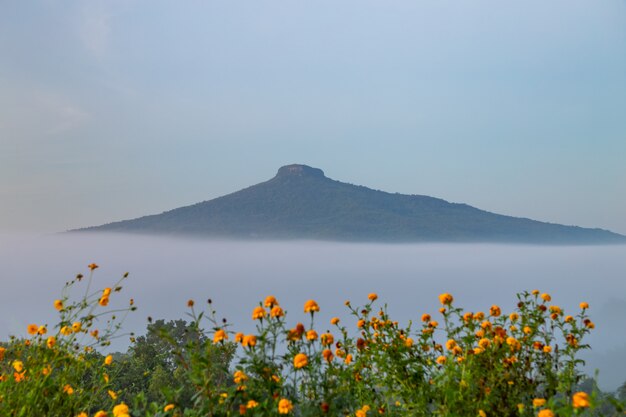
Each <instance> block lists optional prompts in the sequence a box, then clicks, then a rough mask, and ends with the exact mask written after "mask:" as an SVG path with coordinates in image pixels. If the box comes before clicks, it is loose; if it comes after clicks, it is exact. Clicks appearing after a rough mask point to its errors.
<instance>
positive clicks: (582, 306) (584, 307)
mask: <svg viewBox="0 0 626 417" xmlns="http://www.w3.org/2000/svg"><path fill="white" fill-rule="evenodd" d="M579 307H580V308H581V309H582V310H586V309H588V308H589V304H588V303H586V302H584V301H583V302H582V303H580V305H579Z"/></svg>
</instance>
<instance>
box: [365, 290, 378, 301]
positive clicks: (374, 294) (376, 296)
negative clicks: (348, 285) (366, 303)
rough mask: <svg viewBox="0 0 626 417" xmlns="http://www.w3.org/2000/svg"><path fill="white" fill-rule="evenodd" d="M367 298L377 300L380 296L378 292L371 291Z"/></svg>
mask: <svg viewBox="0 0 626 417" xmlns="http://www.w3.org/2000/svg"><path fill="white" fill-rule="evenodd" d="M367 298H368V299H369V300H370V301H376V299H377V298H378V294H376V293H375V292H373V293H370V294H368V295H367Z"/></svg>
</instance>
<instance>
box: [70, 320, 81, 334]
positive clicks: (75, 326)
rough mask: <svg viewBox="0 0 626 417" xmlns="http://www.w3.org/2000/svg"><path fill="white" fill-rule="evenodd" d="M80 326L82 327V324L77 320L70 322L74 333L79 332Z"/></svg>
mask: <svg viewBox="0 0 626 417" xmlns="http://www.w3.org/2000/svg"><path fill="white" fill-rule="evenodd" d="M82 327H83V325H82V324H81V323H80V322H79V321H76V322H74V323H72V331H73V332H74V333H76V332H80V329H82Z"/></svg>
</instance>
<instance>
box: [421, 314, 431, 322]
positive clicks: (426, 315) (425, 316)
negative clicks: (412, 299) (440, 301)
mask: <svg viewBox="0 0 626 417" xmlns="http://www.w3.org/2000/svg"><path fill="white" fill-rule="evenodd" d="M422 321H423V322H424V323H426V322H427V321H430V314H422Z"/></svg>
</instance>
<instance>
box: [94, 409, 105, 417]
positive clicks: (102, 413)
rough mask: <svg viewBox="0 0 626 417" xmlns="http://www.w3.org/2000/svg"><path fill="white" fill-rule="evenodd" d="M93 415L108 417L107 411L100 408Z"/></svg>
mask: <svg viewBox="0 0 626 417" xmlns="http://www.w3.org/2000/svg"><path fill="white" fill-rule="evenodd" d="M93 417H107V412H106V411H103V410H100V411H98V412H97V413H96V414H94V415H93Z"/></svg>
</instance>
